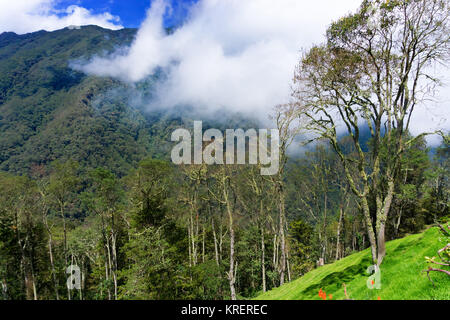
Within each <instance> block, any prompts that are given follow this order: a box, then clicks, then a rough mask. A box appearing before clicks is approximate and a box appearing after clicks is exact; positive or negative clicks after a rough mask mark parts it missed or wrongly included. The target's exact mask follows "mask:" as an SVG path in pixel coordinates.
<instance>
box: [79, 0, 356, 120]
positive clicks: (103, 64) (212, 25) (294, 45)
mask: <svg viewBox="0 0 450 320" xmlns="http://www.w3.org/2000/svg"><path fill="white" fill-rule="evenodd" d="M359 4H360V0H345V1H335V0H316V1H299V0H276V1H275V0H245V1H242V0H203V1H200V2H199V3H198V4H197V5H195V6H194V7H193V8H191V10H190V17H189V19H188V21H187V22H186V23H185V25H183V27H181V28H179V29H178V30H177V31H176V32H175V33H173V34H171V35H166V34H165V33H164V30H163V29H162V15H163V13H164V12H165V10H166V9H167V8H166V4H165V3H164V2H163V1H160V0H157V1H154V2H153V5H152V7H151V9H150V10H149V11H148V15H147V19H146V20H145V22H144V23H143V24H142V26H141V28H140V29H139V32H138V35H137V37H136V40H135V41H134V43H133V45H132V46H131V47H130V48H129V50H127V52H126V54H122V55H121V54H116V55H115V56H114V57H113V58H109V59H105V58H96V59H94V60H93V61H91V63H90V64H88V65H86V66H84V68H83V70H84V71H86V72H87V73H93V74H97V75H103V76H113V77H117V78H120V79H122V80H125V81H130V82H136V81H139V80H142V79H144V78H145V77H147V76H148V75H150V74H152V73H153V72H154V70H155V68H156V67H163V68H167V69H168V70H169V71H168V72H169V77H168V80H167V81H166V82H164V83H162V84H160V85H159V87H158V94H157V99H156V100H155V101H153V102H152V103H153V105H157V106H159V107H167V108H169V107H172V106H176V105H192V106H195V107H196V108H203V109H207V110H217V109H218V108H227V110H230V111H242V112H246V113H250V114H252V115H258V116H261V117H262V118H266V117H267V114H268V113H269V112H270V109H271V108H273V106H274V105H276V104H278V103H282V102H285V100H286V98H287V97H288V96H289V93H290V84H291V79H292V78H293V72H294V67H295V64H296V63H297V62H298V58H299V56H300V53H299V50H301V48H302V47H303V48H308V47H310V46H311V45H312V43H314V42H320V41H322V39H323V38H322V37H323V35H324V34H325V31H326V27H327V25H328V24H329V23H330V22H331V21H332V20H333V19H337V18H339V17H340V16H342V15H344V14H346V13H348V12H349V11H351V10H354V9H356V8H357V7H358V5H359ZM174 62H175V63H174Z"/></svg>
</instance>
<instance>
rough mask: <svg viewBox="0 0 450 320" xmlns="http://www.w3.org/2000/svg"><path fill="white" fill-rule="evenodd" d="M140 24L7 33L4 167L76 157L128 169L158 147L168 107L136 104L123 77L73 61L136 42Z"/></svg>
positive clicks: (0, 117) (1, 39) (1, 41)
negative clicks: (77, 66)
mask: <svg viewBox="0 0 450 320" xmlns="http://www.w3.org/2000/svg"><path fill="white" fill-rule="evenodd" d="M135 32H136V31H135V30H134V29H123V30H119V31H112V30H107V29H102V28H100V27H96V26H88V27H82V28H81V29H69V28H66V29H63V30H58V31H55V32H45V31H40V32H35V33H31V34H26V35H16V34H14V33H3V34H1V35H0V75H1V76H0V170H3V171H10V172H13V173H20V174H28V173H29V171H30V169H31V168H32V167H33V166H36V165H46V164H48V163H50V162H52V161H53V160H55V159H60V160H62V161H65V160H67V159H72V160H75V161H77V162H80V163H81V164H82V166H83V167H84V166H87V167H97V166H107V167H109V168H110V169H111V170H113V171H114V172H116V173H118V174H123V173H125V172H127V171H128V170H129V169H130V167H131V166H133V165H135V164H136V163H137V162H138V161H139V160H140V159H142V158H143V157H144V156H146V155H148V154H149V153H158V151H157V148H158V147H159V146H160V145H161V144H160V143H159V138H161V136H162V135H164V132H169V128H168V127H170V125H169V124H167V123H164V120H163V119H162V117H161V115H159V114H146V113H144V112H141V111H140V110H137V109H136V108H133V107H131V106H130V105H129V104H128V101H127V94H126V93H127V92H126V90H127V88H126V87H125V85H124V84H122V83H119V82H118V81H116V80H112V79H109V78H97V77H90V76H87V75H85V74H83V73H80V72H77V71H75V70H73V69H72V68H71V63H72V62H76V61H78V60H79V59H88V58H89V57H91V56H92V55H94V54H106V53H108V52H111V51H112V50H114V49H116V48H118V47H123V46H125V45H127V44H129V43H130V42H131V41H132V39H133V36H134V34H135ZM151 136H153V139H151V138H150V137H151ZM165 138H167V137H165ZM166 140H167V139H166Z"/></svg>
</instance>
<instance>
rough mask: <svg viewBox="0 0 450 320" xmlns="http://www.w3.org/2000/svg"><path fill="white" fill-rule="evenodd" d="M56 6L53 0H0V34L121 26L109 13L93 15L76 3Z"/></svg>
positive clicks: (116, 27)
mask: <svg viewBox="0 0 450 320" xmlns="http://www.w3.org/2000/svg"><path fill="white" fill-rule="evenodd" d="M56 5H57V0H0V33H2V32H8V31H10V32H15V33H18V34H24V33H29V32H34V31H39V30H46V31H54V30H58V29H62V28H65V27H67V26H71V25H76V26H84V25H98V26H100V27H103V28H108V29H113V30H116V29H121V28H122V26H121V25H120V18H119V17H117V16H113V15H112V14H111V13H109V12H104V13H100V14H94V13H92V12H91V11H89V10H88V9H86V8H83V7H80V6H77V5H71V6H68V7H67V8H64V9H57V8H56Z"/></svg>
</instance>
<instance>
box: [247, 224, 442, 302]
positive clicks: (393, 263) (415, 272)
mask: <svg viewBox="0 0 450 320" xmlns="http://www.w3.org/2000/svg"><path fill="white" fill-rule="evenodd" d="M447 240H448V239H447ZM445 244H446V238H445V237H444V236H442V234H441V233H440V232H439V229H438V228H431V229H428V230H427V231H426V232H424V233H420V234H415V235H411V236H407V237H405V238H403V239H398V240H394V241H390V242H388V243H387V255H386V258H385V260H384V261H383V264H382V265H381V289H379V290H377V289H373V290H370V289H368V288H367V285H366V281H367V278H368V275H367V274H366V273H365V271H366V270H367V268H368V267H369V266H370V264H371V259H370V251H369V249H367V250H364V251H362V252H358V253H355V254H353V255H351V256H348V257H346V258H344V259H342V260H340V261H338V262H336V263H333V264H330V265H325V266H323V267H320V268H318V269H315V270H313V271H311V272H308V273H307V274H305V275H304V276H303V277H301V278H299V279H297V280H295V281H292V282H291V283H288V284H286V285H284V286H282V287H279V288H276V289H274V290H271V291H268V292H266V293H265V294H262V295H260V296H258V297H257V298H256V299H261V300H320V299H321V298H320V297H319V295H318V292H319V290H320V289H322V290H323V291H325V292H326V293H327V295H329V294H331V295H332V299H333V300H343V299H345V295H344V288H343V284H344V283H345V284H346V287H347V291H348V295H349V298H350V299H353V300H375V299H378V297H380V299H381V300H428V299H440V300H441V299H444V300H449V299H450V279H449V277H448V276H446V275H444V274H437V273H432V274H431V277H432V279H433V281H434V282H435V285H436V287H434V288H433V285H432V283H431V282H430V281H429V280H428V279H427V276H426V273H423V272H422V270H424V269H426V268H427V264H426V262H425V258H424V257H425V256H429V257H433V256H436V252H437V250H438V249H440V248H442V247H444V246H445Z"/></svg>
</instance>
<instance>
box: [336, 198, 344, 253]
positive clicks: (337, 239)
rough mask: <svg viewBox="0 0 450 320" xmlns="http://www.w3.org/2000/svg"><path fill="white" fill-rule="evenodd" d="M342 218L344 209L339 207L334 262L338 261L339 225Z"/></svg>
mask: <svg viewBox="0 0 450 320" xmlns="http://www.w3.org/2000/svg"><path fill="white" fill-rule="evenodd" d="M343 218H344V209H343V208H342V205H341V207H340V208H339V222H338V227H337V234H336V259H335V260H336V261H337V260H339V251H340V250H339V238H340V236H341V224H342V219H343Z"/></svg>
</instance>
